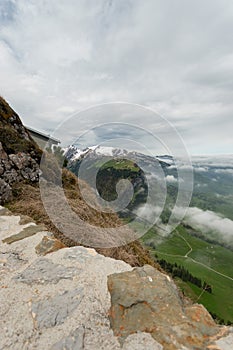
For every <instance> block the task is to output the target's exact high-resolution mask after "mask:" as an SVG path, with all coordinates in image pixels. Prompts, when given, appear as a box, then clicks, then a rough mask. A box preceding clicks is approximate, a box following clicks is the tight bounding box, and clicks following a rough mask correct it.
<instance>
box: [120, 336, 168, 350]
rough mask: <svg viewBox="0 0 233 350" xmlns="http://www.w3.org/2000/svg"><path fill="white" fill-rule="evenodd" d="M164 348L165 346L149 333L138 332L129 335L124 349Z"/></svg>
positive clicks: (146, 349) (158, 349)
mask: <svg viewBox="0 0 233 350" xmlns="http://www.w3.org/2000/svg"><path fill="white" fill-rule="evenodd" d="M136 349H137V350H148V349H150V350H152V349H153V350H163V346H162V345H161V344H159V343H158V342H157V341H156V340H154V339H153V338H152V336H151V335H150V334H149V333H142V332H138V333H135V334H131V335H129V336H128V337H127V338H126V340H125V342H124V345H123V347H122V350H136Z"/></svg>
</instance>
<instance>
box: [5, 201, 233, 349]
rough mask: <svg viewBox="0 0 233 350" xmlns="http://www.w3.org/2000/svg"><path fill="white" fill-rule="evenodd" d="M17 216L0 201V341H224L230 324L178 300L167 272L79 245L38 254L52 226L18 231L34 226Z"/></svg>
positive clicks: (222, 344)
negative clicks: (136, 265) (222, 324)
mask: <svg viewBox="0 0 233 350" xmlns="http://www.w3.org/2000/svg"><path fill="white" fill-rule="evenodd" d="M24 219H25V218H23V219H22V218H20V217H19V216H14V215H12V214H11V213H9V211H7V210H5V209H4V208H2V207H0V301H1V303H0V329H1V337H0V349H4V350H5V349H7V350H32V349H33V350H35V349H36V350H44V349H46V350H47V349H48V350H50V349H51V350H63V349H66V350H81V349H84V350H96V349H100V350H120V349H123V350H162V349H164V350H166V349H169V350H170V349H179V350H182V349H183V350H185V349H186V350H187V349H195V350H198V349H202V350H205V349H206V350H207V349H209V350H210V349H212V350H213V349H221V350H224V349H227V350H228V349H230V345H229V344H230V343H231V342H232V333H231V329H230V328H227V327H219V326H217V325H216V324H215V323H214V322H213V320H212V318H211V317H210V315H209V314H208V312H207V311H206V310H205V309H204V308H203V307H202V306H201V305H198V304H196V305H190V306H185V305H184V304H183V302H182V300H181V299H180V297H179V293H178V291H177V289H176V287H175V285H174V283H173V282H172V280H170V279H169V277H167V276H166V275H163V274H161V273H160V272H159V271H157V270H155V269H154V268H152V267H150V266H144V267H143V268H136V269H132V267H131V266H129V265H128V264H126V263H124V262H123V261H119V260H114V259H111V258H106V257H104V256H102V255H100V254H97V252H96V251H95V250H94V249H88V248H84V247H73V248H64V247H63V246H62V248H63V249H60V250H57V251H55V252H52V253H50V254H46V257H41V256H40V255H38V254H40V253H41V250H40V249H38V246H39V247H40V246H42V247H44V243H46V244H45V249H42V252H43V253H44V252H45V251H46V249H47V248H46V247H47V241H50V240H52V239H53V238H52V234H51V233H48V232H46V231H39V230H36V232H37V233H34V234H33V235H25V236H24V235H22V232H23V231H24V230H25V228H27V227H31V226H32V227H36V225H35V223H33V222H29V220H28V219H27V220H26V221H25V220H24ZM37 228H38V227H37ZM14 235H16V236H17V237H19V236H20V237H21V239H20V240H17V239H16V240H13V241H11V243H10V244H9V240H8V239H7V238H8V237H12V236H14ZM4 242H5V243H4ZM57 243H58V242H56V247H57ZM51 244H52V243H51ZM52 245H53V244H52ZM48 248H49V249H50V245H49V247H48ZM107 285H108V287H109V290H110V292H111V296H110V293H109V291H108V287H107ZM109 310H110V319H109ZM110 320H111V324H110ZM111 326H112V327H111ZM120 343H121V344H120Z"/></svg>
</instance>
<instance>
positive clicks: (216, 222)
mask: <svg viewBox="0 0 233 350" xmlns="http://www.w3.org/2000/svg"><path fill="white" fill-rule="evenodd" d="M184 222H186V223H187V224H189V225H191V226H192V227H194V228H196V229H199V230H201V231H203V232H205V233H211V232H213V233H215V234H217V235H218V236H219V237H221V238H222V239H223V240H224V241H226V242H231V243H232V242H233V221H232V220H230V219H227V218H223V217H222V216H221V215H220V214H216V213H214V212H212V211H210V210H206V211H204V210H201V209H199V208H196V207H190V208H189V209H188V210H187V213H186V217H185V219H184Z"/></svg>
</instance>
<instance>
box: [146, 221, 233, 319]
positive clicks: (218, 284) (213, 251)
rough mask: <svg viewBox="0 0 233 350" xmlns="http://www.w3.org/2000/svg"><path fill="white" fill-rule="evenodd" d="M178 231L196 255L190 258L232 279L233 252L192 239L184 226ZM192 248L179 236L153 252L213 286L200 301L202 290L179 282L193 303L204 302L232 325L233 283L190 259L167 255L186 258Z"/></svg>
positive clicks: (166, 241) (169, 239) (170, 239)
mask: <svg viewBox="0 0 233 350" xmlns="http://www.w3.org/2000/svg"><path fill="white" fill-rule="evenodd" d="M178 232H179V234H181V235H182V237H184V238H185V239H186V240H187V242H188V243H189V244H190V245H191V247H192V248H193V252H191V253H190V255H189V257H190V258H192V259H194V260H196V261H198V262H200V263H202V264H205V265H207V266H208V267H210V268H212V269H215V270H217V271H218V272H220V273H223V274H225V275H227V276H230V277H231V278H233V273H232V262H233V253H232V252H231V251H230V250H228V249H225V248H223V247H220V246H218V245H213V244H209V243H207V242H205V241H203V240H201V239H198V238H196V237H192V236H191V235H189V234H188V233H187V232H186V230H185V228H184V227H182V226H180V227H179V228H178ZM153 235H154V233H153V232H151V233H150V234H149V235H147V236H146V239H149V238H152V237H153ZM144 239H145V237H144ZM189 249H190V248H189V247H188V246H187V244H186V242H185V241H184V240H183V239H182V238H180V237H179V236H178V235H177V234H173V235H172V236H171V237H170V238H168V239H166V240H165V241H164V242H163V243H161V244H159V245H158V247H157V249H154V250H152V253H153V254H154V253H156V254H157V255H158V258H159V259H162V258H163V259H165V260H166V261H168V262H171V263H175V262H176V263H177V264H178V265H182V266H184V267H185V268H187V269H188V270H189V271H190V272H191V273H192V274H193V275H194V276H196V277H199V278H201V280H202V282H204V281H206V282H207V283H208V284H210V285H211V286H213V293H212V294H209V293H207V292H204V293H203V295H202V296H201V298H200V299H198V297H199V295H200V294H201V292H202V290H201V289H200V288H198V287H196V286H195V285H193V284H191V283H188V284H187V283H184V282H182V281H179V283H178V284H179V285H180V286H181V288H182V289H183V290H184V291H185V292H186V294H187V295H188V296H189V297H191V298H192V300H193V301H197V299H198V302H201V303H203V305H204V306H206V308H207V309H208V310H209V311H210V312H212V313H215V314H217V315H218V316H219V318H222V319H224V320H225V321H228V320H229V321H231V322H233V298H232V295H233V281H232V280H230V279H227V278H225V277H222V276H220V275H219V274H216V273H215V272H213V271H211V270H209V269H208V268H206V267H204V266H202V265H200V264H197V263H195V262H194V261H192V260H191V259H190V258H189V257H187V258H185V257H175V256H170V255H167V254H171V255H185V254H186V253H187V252H188V251H189Z"/></svg>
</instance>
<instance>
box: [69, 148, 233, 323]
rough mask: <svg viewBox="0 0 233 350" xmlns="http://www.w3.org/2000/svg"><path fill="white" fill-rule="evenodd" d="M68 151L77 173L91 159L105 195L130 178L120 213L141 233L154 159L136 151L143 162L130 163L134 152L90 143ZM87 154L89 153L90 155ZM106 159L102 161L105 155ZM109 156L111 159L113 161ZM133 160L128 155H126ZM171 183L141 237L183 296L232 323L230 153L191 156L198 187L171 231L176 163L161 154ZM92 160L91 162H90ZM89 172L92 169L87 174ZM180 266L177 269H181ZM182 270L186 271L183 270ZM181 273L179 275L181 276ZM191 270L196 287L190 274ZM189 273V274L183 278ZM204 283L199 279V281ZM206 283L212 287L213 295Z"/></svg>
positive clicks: (91, 167)
mask: <svg viewBox="0 0 233 350" xmlns="http://www.w3.org/2000/svg"><path fill="white" fill-rule="evenodd" d="M76 154H79V155H81V156H75V154H74V153H73V152H71V154H69V157H70V159H72V157H73V161H72V160H71V161H70V162H69V165H68V167H69V168H70V170H72V171H73V172H74V173H75V174H76V175H78V170H79V167H80V165H81V163H82V160H83V159H85V161H86V162H87V166H86V167H87V169H88V171H89V172H90V173H92V171H93V172H96V171H97V177H96V187H97V190H98V191H99V194H100V196H101V197H102V198H104V199H105V200H107V201H112V200H115V199H116V198H117V192H116V184H117V182H118V181H119V180H120V179H128V180H129V181H130V182H131V183H132V185H133V187H134V195H133V198H132V200H131V202H130V204H129V205H128V207H127V208H126V209H125V210H122V211H120V212H118V215H119V216H120V217H121V219H122V220H124V222H126V223H128V224H129V226H130V228H132V229H134V230H135V231H136V232H143V230H144V227H145V217H144V218H143V219H142V220H141V221H140V220H138V221H135V217H137V215H139V214H138V212H139V211H140V208H142V207H143V205H145V203H146V200H147V198H146V197H147V195H148V182H147V179H148V178H150V177H151V175H153V176H154V175H156V174H153V173H150V172H146V171H142V170H141V169H140V167H139V166H138V163H140V165H142V164H143V166H144V169H145V168H146V169H147V170H148V169H150V166H151V164H152V163H153V162H155V161H156V160H155V158H153V157H150V156H147V155H143V154H136V152H135V153H134V154H133V156H134V158H136V160H137V158H138V159H139V162H138V163H137V161H136V160H135V161H132V160H131V159H132V153H129V154H127V151H125V150H124V151H121V150H118V149H107V150H106V149H101V148H98V147H95V148H94V147H92V148H90V149H89V150H85V152H84V153H82V152H80V151H76ZM87 155H88V157H87ZM104 157H106V161H105V162H103V158H104ZM108 157H111V159H109V158H108ZM128 158H129V159H128ZM157 161H159V165H160V167H161V168H162V170H163V173H164V177H165V179H166V183H167V186H166V187H167V196H166V202H165V205H164V208H163V210H162V213H161V215H160V219H159V221H158V222H157V224H156V225H154V226H153V227H151V228H150V230H149V231H148V232H147V233H146V234H145V235H144V236H143V237H142V238H141V242H142V243H143V245H144V246H145V247H146V248H148V249H149V251H150V254H151V256H152V258H153V259H155V260H156V261H157V262H159V263H160V265H161V266H162V268H164V269H165V271H166V272H167V273H170V274H171V276H172V277H173V278H174V279H175V281H176V283H177V285H178V286H179V288H180V289H181V290H182V292H183V294H184V295H185V296H187V297H189V298H191V299H192V300H193V301H194V302H199V303H202V304H203V305H204V306H205V307H206V308H207V309H208V311H209V312H210V313H211V314H212V316H213V317H214V318H215V319H216V321H217V322H218V323H221V324H232V323H233V299H232V295H233V270H232V265H233V221H232V220H233V210H232V209H233V206H232V200H233V186H232V182H233V162H232V157H225V158H223V159H209V158H206V157H201V159H200V158H198V159H196V158H193V174H194V188H193V194H192V198H191V202H190V207H189V208H188V210H187V213H186V216H185V217H184V219H183V221H182V222H181V223H180V224H179V226H178V227H177V228H176V229H175V230H174V231H172V232H171V233H170V234H167V233H165V231H166V230H165V231H164V228H165V227H166V224H167V223H168V222H169V218H170V215H171V212H172V208H173V207H174V205H175V202H176V198H177V193H178V177H177V174H178V172H177V167H178V166H179V167H181V168H182V167H183V169H185V165H184V164H182V161H180V162H179V163H178V165H175V163H174V160H173V159H172V157H171V156H159V157H157ZM88 162H89V163H88ZM86 174H88V172H87V173H86ZM177 270H178V272H177ZM179 271H181V272H182V273H181V274H180V272H179ZM179 274H180V275H182V274H183V276H178V275H179ZM187 274H189V275H190V276H191V277H192V278H191V279H193V280H195V279H196V280H197V281H198V283H197V284H198V285H197V284H195V283H192V282H191V281H190V280H189V279H190V278H187ZM185 275H186V277H184V276H185ZM200 281H201V282H200ZM206 286H210V289H211V293H210V292H208V290H207V288H206Z"/></svg>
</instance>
